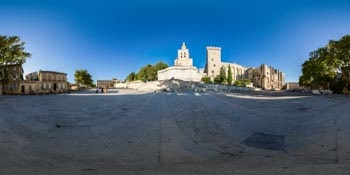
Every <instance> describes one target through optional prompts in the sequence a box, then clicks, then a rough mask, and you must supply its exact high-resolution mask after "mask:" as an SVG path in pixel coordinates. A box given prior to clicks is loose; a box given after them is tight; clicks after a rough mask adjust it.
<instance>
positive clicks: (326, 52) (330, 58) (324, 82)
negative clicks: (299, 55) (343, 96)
mask: <svg viewBox="0 0 350 175" xmlns="http://www.w3.org/2000/svg"><path fill="white" fill-rule="evenodd" d="M349 65H350V36H349V35H346V36H344V37H342V38H341V39H340V40H339V41H333V40H331V41H329V43H328V44H327V45H326V46H324V47H321V48H319V49H317V50H315V51H312V52H311V53H310V55H309V59H308V60H306V61H305V62H304V63H303V65H302V75H301V76H300V78H299V84H300V85H303V86H309V87H311V88H321V89H332V90H336V89H343V87H344V86H347V84H346V82H347V81H346V80H344V78H341V79H340V78H339V77H344V76H338V75H341V74H342V73H343V70H346V68H347V67H348V66H349Z"/></svg>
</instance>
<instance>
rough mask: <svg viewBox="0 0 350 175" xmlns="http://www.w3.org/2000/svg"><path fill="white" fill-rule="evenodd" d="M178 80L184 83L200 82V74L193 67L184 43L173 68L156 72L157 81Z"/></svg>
mask: <svg viewBox="0 0 350 175" xmlns="http://www.w3.org/2000/svg"><path fill="white" fill-rule="evenodd" d="M170 79H179V80H184V81H201V79H202V74H201V73H200V72H199V70H198V68H196V67H194V66H193V60H192V58H190V52H189V50H188V49H187V47H186V44H185V43H182V47H181V49H179V50H178V52H177V58H176V59H175V61H174V66H171V67H168V68H166V69H163V70H160V71H158V80H170Z"/></svg>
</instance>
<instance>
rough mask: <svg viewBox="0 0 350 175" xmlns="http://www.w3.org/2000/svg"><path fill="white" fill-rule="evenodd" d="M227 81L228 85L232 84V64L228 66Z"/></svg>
mask: <svg viewBox="0 0 350 175" xmlns="http://www.w3.org/2000/svg"><path fill="white" fill-rule="evenodd" d="M227 83H228V85H232V70H231V66H229V67H228V75H227Z"/></svg>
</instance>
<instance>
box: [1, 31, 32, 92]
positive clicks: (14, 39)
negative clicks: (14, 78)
mask: <svg viewBox="0 0 350 175" xmlns="http://www.w3.org/2000/svg"><path fill="white" fill-rule="evenodd" d="M24 44H25V42H22V41H21V40H20V38H19V37H18V36H2V35H0V68H2V70H0V74H3V75H2V76H1V77H2V79H1V84H2V89H4V86H5V84H6V83H7V82H8V81H9V80H8V78H7V77H8V76H7V75H8V72H7V69H6V66H8V65H13V64H20V65H22V64H23V63H25V62H26V59H27V58H29V57H31V54H30V53H28V52H25V51H24V49H25V48H24Z"/></svg>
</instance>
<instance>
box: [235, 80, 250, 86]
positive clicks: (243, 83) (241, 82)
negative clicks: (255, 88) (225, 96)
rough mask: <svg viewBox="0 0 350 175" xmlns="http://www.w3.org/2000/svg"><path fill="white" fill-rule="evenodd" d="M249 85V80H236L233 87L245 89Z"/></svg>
mask: <svg viewBox="0 0 350 175" xmlns="http://www.w3.org/2000/svg"><path fill="white" fill-rule="evenodd" d="M250 83H251V80H249V79H240V80H236V81H235V83H234V85H235V86H240V87H247V85H248V84H250Z"/></svg>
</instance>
